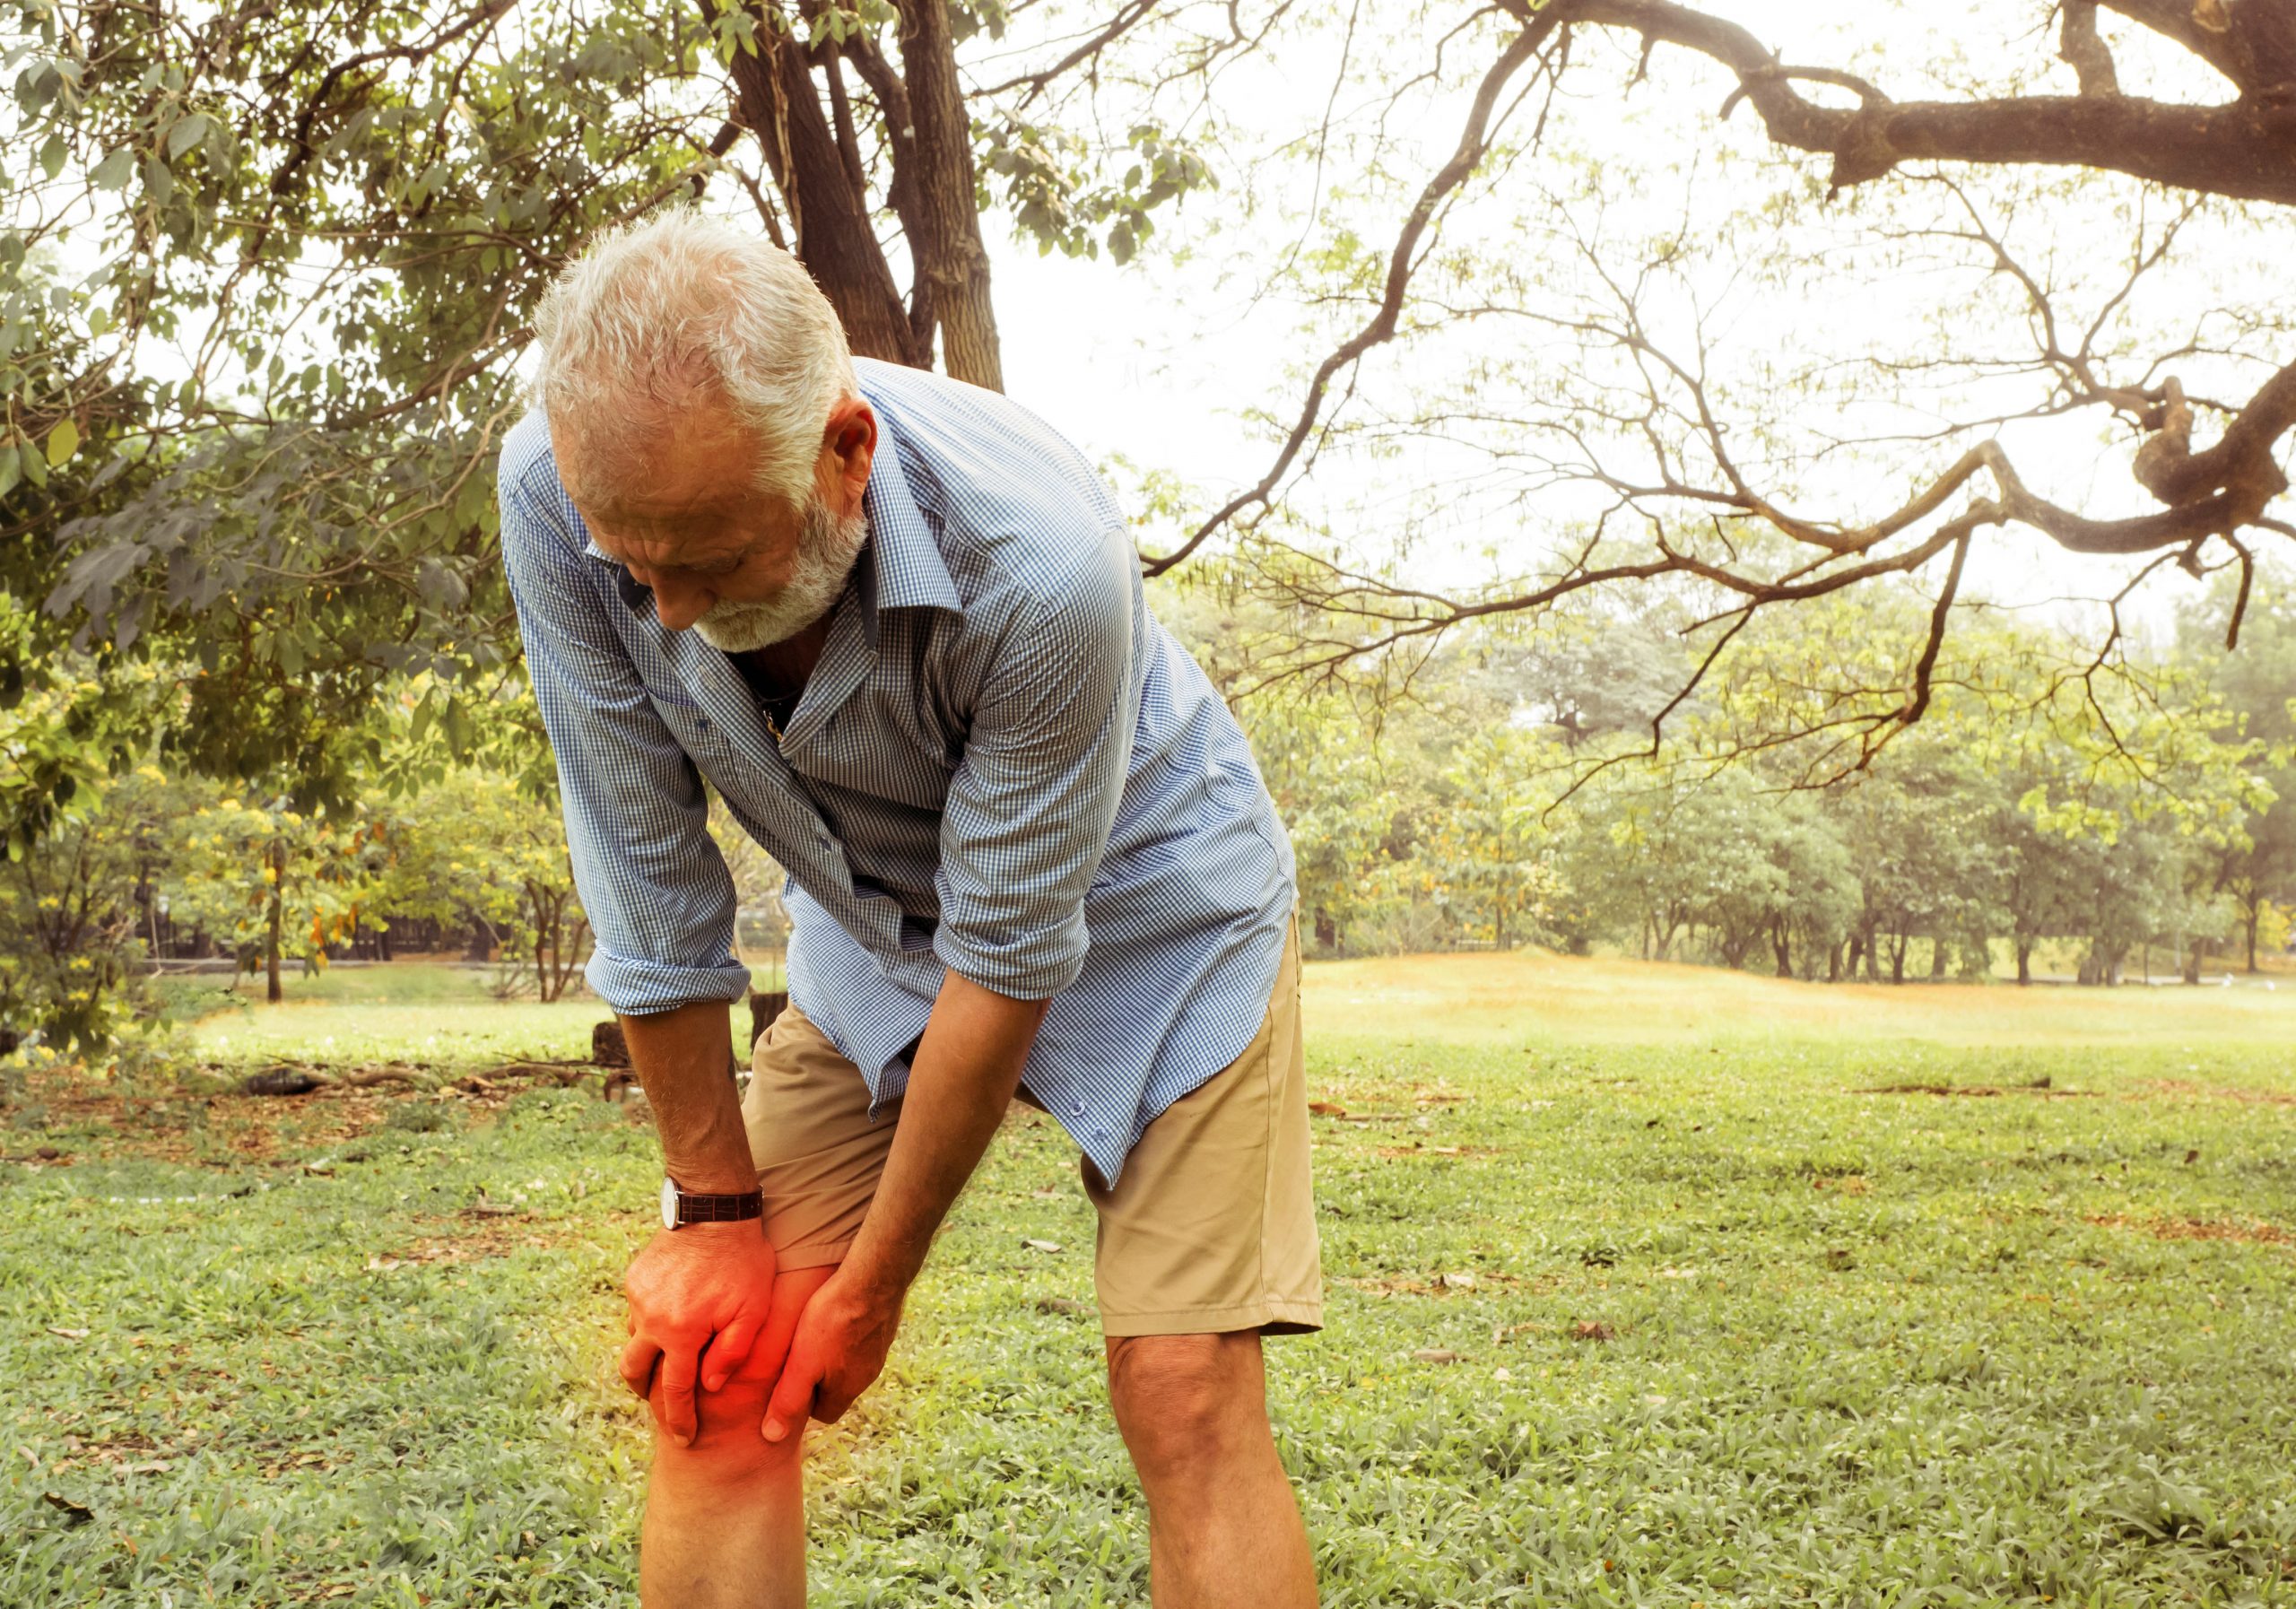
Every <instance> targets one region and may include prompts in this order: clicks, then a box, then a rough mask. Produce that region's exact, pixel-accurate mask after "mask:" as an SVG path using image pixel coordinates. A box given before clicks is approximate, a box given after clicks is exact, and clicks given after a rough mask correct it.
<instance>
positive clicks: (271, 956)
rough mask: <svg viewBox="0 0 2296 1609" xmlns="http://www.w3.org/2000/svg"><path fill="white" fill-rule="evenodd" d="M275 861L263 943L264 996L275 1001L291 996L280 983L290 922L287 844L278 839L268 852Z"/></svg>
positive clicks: (276, 1002) (273, 862)
mask: <svg viewBox="0 0 2296 1609" xmlns="http://www.w3.org/2000/svg"><path fill="white" fill-rule="evenodd" d="M267 854H268V858H269V860H270V862H271V912H270V918H269V920H268V921H267V922H266V923H265V935H264V944H263V971H264V998H265V999H266V1000H269V1001H270V1002H271V1003H272V1004H274V1005H277V1004H278V1003H279V1002H280V1001H282V1000H283V999H285V998H286V997H287V991H286V990H285V989H283V988H282V987H280V983H279V942H280V936H281V933H282V930H283V928H284V927H285V926H286V925H287V846H286V845H285V844H283V843H281V842H280V841H279V840H278V839H273V840H272V843H271V848H270V849H269V851H268V852H267Z"/></svg>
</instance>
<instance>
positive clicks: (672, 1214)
mask: <svg viewBox="0 0 2296 1609" xmlns="http://www.w3.org/2000/svg"><path fill="white" fill-rule="evenodd" d="M677 1226H678V1187H677V1182H676V1181H675V1180H674V1179H667V1178H665V1179H664V1180H663V1181H662V1227H663V1228H664V1229H675V1228H676V1227H677Z"/></svg>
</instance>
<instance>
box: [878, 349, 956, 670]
mask: <svg viewBox="0 0 2296 1609" xmlns="http://www.w3.org/2000/svg"><path fill="white" fill-rule="evenodd" d="M863 395H865V396H866V395H867V388H866V387H864V388H863ZM869 403H870V405H871V406H872V407H873V408H874V409H875V410H876V414H877V450H876V452H875V454H874V456H873V457H871V459H870V461H869V486H868V490H867V491H865V492H863V493H862V496H861V509H862V512H863V513H865V515H866V516H867V517H868V520H869V552H870V555H871V570H872V574H873V577H874V581H875V583H876V585H875V596H874V598H872V599H868V600H866V601H868V602H869V603H870V604H872V605H873V607H874V609H947V610H950V611H952V612H955V613H961V612H962V611H963V608H964V604H963V602H962V601H961V599H960V598H959V597H958V596H957V588H956V583H954V582H953V581H952V580H950V579H949V567H948V565H947V564H946V563H945V562H944V561H943V560H942V558H941V544H939V543H937V542H935V541H934V539H933V529H932V527H931V526H928V525H926V523H925V516H924V515H923V514H922V513H920V512H918V507H917V499H916V498H915V496H913V495H912V494H911V493H910V491H909V476H908V474H907V472H905V471H904V470H903V469H902V468H901V465H900V434H899V432H898V431H896V429H895V428H894V425H893V422H892V421H891V419H890V418H888V417H887V416H886V412H885V409H884V407H883V404H880V403H879V402H878V401H877V399H876V398H875V397H870V398H869ZM871 623H872V625H873V626H874V618H873V619H872V622H871Z"/></svg>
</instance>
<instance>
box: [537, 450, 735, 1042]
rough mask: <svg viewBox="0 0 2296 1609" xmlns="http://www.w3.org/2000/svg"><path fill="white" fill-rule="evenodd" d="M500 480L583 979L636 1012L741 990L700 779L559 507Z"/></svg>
mask: <svg viewBox="0 0 2296 1609" xmlns="http://www.w3.org/2000/svg"><path fill="white" fill-rule="evenodd" d="M556 497H557V494H556V493H555V491H554V489H553V490H552V492H551V493H549V494H547V495H535V493H534V491H532V490H531V489H530V488H529V487H528V486H526V485H524V484H520V483H517V482H516V481H514V480H513V478H512V477H510V476H509V475H507V474H506V476H505V477H504V480H503V483H502V484H501V486H500V498H501V509H502V561H503V568H504V570H505V571H506V572H507V573H508V575H509V581H510V593H511V596H512V598H513V599H514V600H515V602H516V603H517V611H518V630H519V633H520V635H521V636H522V637H523V638H524V639H525V640H526V669H527V673H528V674H529V675H531V676H532V677H533V679H534V689H535V704H536V706H537V707H538V708H539V709H540V710H541V712H542V721H543V726H544V729H545V730H546V731H547V732H548V733H549V734H550V743H551V747H552V750H553V751H554V752H556V754H557V757H558V786H559V795H560V798H561V802H562V804H563V806H564V810H565V817H566V840H567V845H568V847H569V848H570V850H571V852H572V856H573V864H574V883H575V886H576V887H577V888H578V889H579V890H580V891H581V895H582V909H583V910H584V911H585V912H586V913H587V916H588V918H589V921H590V928H591V932H592V933H593V935H595V944H594V947H593V949H592V951H591V953H590V961H589V965H588V967H587V974H586V975H587V978H588V979H589V984H590V987H591V988H592V989H593V990H595V991H596V993H597V995H598V996H599V998H601V999H602V1000H604V1001H605V1003H606V1004H607V1005H611V1006H612V1007H613V1009H614V1010H615V1011H617V1012H622V1013H627V1014H629V1015H632V1016H642V1015H646V1014H648V1013H655V1012H664V1011H670V1010H674V1009H675V1008H676V1007H678V1006H681V1005H692V1004H694V1003H696V1002H700V1001H720V1000H722V1001H732V1000H736V999H739V998H741V997H742V996H743V995H744V994H745V993H746V992H747V990H748V988H749V984H750V975H749V969H748V968H746V967H744V966H743V965H742V964H741V963H740V962H739V961H736V960H735V959H734V955H733V939H734V917H735V895H734V882H733V878H732V877H731V876H730V875H729V874H727V872H726V863H725V859H724V857H722V856H721V855H719V853H718V846H717V845H716V843H715V842H713V841H712V840H711V839H710V837H709V831H708V822H709V801H708V797H707V796H706V795H705V793H704V792H703V789H702V786H701V777H700V773H699V772H698V771H697V770H695V769H694V765H693V761H691V759H690V758H689V757H688V756H687V754H686V752H685V751H684V750H683V749H682V748H680V747H679V746H678V743H677V740H676V739H675V738H674V737H673V736H672V735H671V733H670V730H669V728H668V726H665V724H664V723H663V720H662V718H661V715H660V713H659V712H658V711H657V710H656V709H655V708H654V705H653V703H652V701H651V700H649V699H648V696H647V692H646V688H645V684H644V683H642V682H640V681H639V677H638V673H637V671H636V669H635V668H634V667H633V666H632V665H631V661H630V655H629V652H628V650H627V649H625V648H623V646H622V642H621V640H620V639H619V638H618V637H617V636H616V635H615V631H614V628H613V622H612V621H611V620H609V619H608V618H607V616H606V614H605V609H606V607H607V604H606V602H605V600H604V598H603V597H602V596H601V594H600V590H599V588H598V587H597V586H596V580H595V578H594V577H593V576H591V575H590V574H589V573H588V571H587V568H586V567H588V566H593V565H595V564H596V562H597V561H596V560H594V559H591V558H589V557H587V555H586V553H585V552H584V551H583V547H582V544H580V542H578V540H577V539H576V537H575V535H574V531H573V527H572V526H571V525H570V522H569V521H568V519H567V518H566V517H565V516H564V515H563V514H562V513H561V511H558V510H556V509H552V507H551V506H550V505H551V503H552V501H553V500H556Z"/></svg>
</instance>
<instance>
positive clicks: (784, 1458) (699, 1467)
mask: <svg viewBox="0 0 2296 1609" xmlns="http://www.w3.org/2000/svg"><path fill="white" fill-rule="evenodd" d="M770 1384H771V1382H770V1381H769V1382H764V1383H759V1382H753V1381H747V1380H733V1381H729V1382H728V1383H727V1384H726V1387H725V1389H723V1390H722V1391H705V1392H702V1393H701V1394H700V1397H699V1399H698V1401H697V1409H698V1412H697V1414H696V1418H697V1420H698V1421H699V1428H698V1430H697V1431H696V1432H695V1435H694V1438H693V1441H692V1444H691V1446H683V1447H682V1446H680V1445H679V1444H678V1443H677V1442H675V1441H673V1440H671V1439H670V1438H669V1437H668V1436H666V1435H665V1434H664V1433H663V1432H662V1428H661V1408H662V1404H661V1387H659V1386H658V1385H657V1386H656V1387H655V1388H654V1396H653V1397H652V1398H651V1399H649V1401H648V1406H649V1407H650V1408H651V1409H652V1410H653V1411H654V1469H655V1473H656V1474H657V1476H659V1477H661V1478H664V1479H667V1480H670V1481H673V1482H674V1481H679V1480H684V1479H691V1480H694V1481H699V1482H703V1483H708V1484H709V1485H711V1486H723V1487H738V1486H740V1485H742V1484H744V1483H749V1482H755V1481H765V1480H773V1479H776V1478H779V1477H781V1476H782V1475H784V1474H787V1472H788V1471H791V1470H794V1469H795V1468H796V1464H797V1448H798V1444H799V1442H800V1441H801V1440H802V1439H803V1438H801V1437H794V1436H793V1437H791V1438H790V1439H788V1440H787V1441H783V1442H778V1443H777V1442H771V1441H768V1440H767V1439H765V1438H764V1436H763V1435H761V1434H760V1433H759V1426H760V1425H761V1424H762V1423H763V1422H764V1421H765V1404H766V1399H767V1396H768V1395H769V1392H770Z"/></svg>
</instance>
